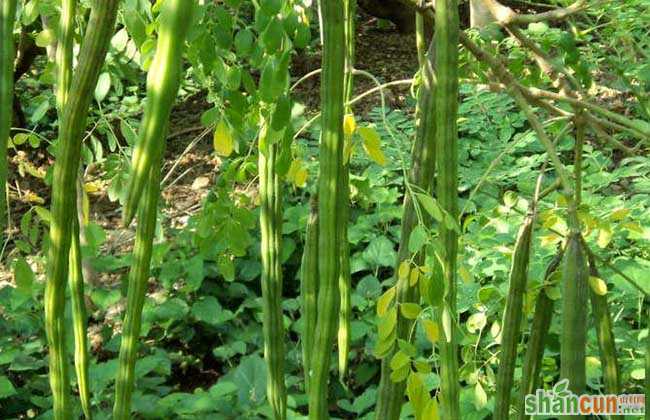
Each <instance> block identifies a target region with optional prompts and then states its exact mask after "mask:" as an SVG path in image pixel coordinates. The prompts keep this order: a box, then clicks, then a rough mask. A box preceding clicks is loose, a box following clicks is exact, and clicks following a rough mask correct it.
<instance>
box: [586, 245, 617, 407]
mask: <svg viewBox="0 0 650 420" xmlns="http://www.w3.org/2000/svg"><path fill="white" fill-rule="evenodd" d="M589 274H590V275H591V276H593V277H597V278H601V277H600V273H599V272H598V267H596V262H595V261H594V260H593V258H589ZM589 298H590V299H591V312H592V316H593V318H594V324H595V326H596V337H597V338H598V348H599V349H600V360H601V363H602V366H603V367H602V370H603V382H604V384H605V393H606V394H619V393H620V388H621V371H620V368H619V364H618V356H617V355H616V340H615V339H614V328H613V327H614V326H613V324H612V315H611V313H610V312H609V302H608V299H607V294H604V295H600V294H598V293H596V292H595V291H594V290H593V289H592V288H589Z"/></svg>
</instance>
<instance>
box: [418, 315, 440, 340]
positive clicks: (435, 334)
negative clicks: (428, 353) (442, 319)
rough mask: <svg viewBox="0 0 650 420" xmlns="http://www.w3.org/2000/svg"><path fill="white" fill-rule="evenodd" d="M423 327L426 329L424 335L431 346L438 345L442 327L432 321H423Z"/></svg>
mask: <svg viewBox="0 0 650 420" xmlns="http://www.w3.org/2000/svg"><path fill="white" fill-rule="evenodd" d="M422 327H423V328H424V334H425V335H426V336H427V338H428V339H429V341H431V344H436V342H437V341H438V340H439V339H440V327H438V324H436V323H435V322H433V321H431V320H430V319H424V320H422Z"/></svg>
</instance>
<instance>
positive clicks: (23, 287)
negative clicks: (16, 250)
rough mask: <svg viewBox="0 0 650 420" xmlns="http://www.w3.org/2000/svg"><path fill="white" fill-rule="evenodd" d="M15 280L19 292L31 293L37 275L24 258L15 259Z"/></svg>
mask: <svg viewBox="0 0 650 420" xmlns="http://www.w3.org/2000/svg"><path fill="white" fill-rule="evenodd" d="M13 266H14V281H15V282H16V288H17V290H18V291H19V292H21V293H23V294H25V295H31V293H32V285H33V284H34V280H35V275H34V272H33V271H32V268H31V267H30V266H29V264H28V263H27V261H25V259H24V258H22V257H21V258H18V259H17V260H16V261H14V264H13Z"/></svg>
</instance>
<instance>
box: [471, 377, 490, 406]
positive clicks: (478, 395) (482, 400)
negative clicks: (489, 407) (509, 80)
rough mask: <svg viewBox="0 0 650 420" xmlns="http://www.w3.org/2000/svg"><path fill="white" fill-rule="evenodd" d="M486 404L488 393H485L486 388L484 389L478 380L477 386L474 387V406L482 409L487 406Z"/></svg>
mask: <svg viewBox="0 0 650 420" xmlns="http://www.w3.org/2000/svg"><path fill="white" fill-rule="evenodd" d="M486 404H487V394H486V393H485V390H484V389H483V386H482V385H481V383H480V382H477V383H476V386H475V387H474V406H475V407H476V409H477V410H480V409H481V408H483V407H485V405H486Z"/></svg>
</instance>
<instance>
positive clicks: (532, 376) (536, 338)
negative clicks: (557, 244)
mask: <svg viewBox="0 0 650 420" xmlns="http://www.w3.org/2000/svg"><path fill="white" fill-rule="evenodd" d="M562 255H563V251H562V250H560V252H558V254H557V255H555V257H553V259H552V260H551V262H550V263H549V265H548V267H547V268H546V273H545V274H544V280H545V281H546V280H547V279H548V278H549V277H551V275H552V274H553V273H555V272H556V271H557V269H558V267H559V266H560V262H561V261H562ZM552 318H553V300H551V298H549V297H548V295H547V294H546V292H545V291H544V289H542V290H540V291H539V294H538V295H537V300H536V301H535V313H534V314H533V322H532V324H531V326H530V336H529V337H528V342H527V343H526V355H525V357H524V364H523V374H522V379H521V395H520V397H519V404H518V405H517V407H518V410H517V418H518V419H519V420H526V419H528V418H529V417H530V416H527V415H526V414H525V406H524V403H525V398H526V395H528V394H532V393H534V392H535V390H536V389H537V388H538V387H539V384H540V373H541V371H542V358H543V356H544V344H545V342H546V336H547V335H548V329H549V328H550V326H551V319H552Z"/></svg>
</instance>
